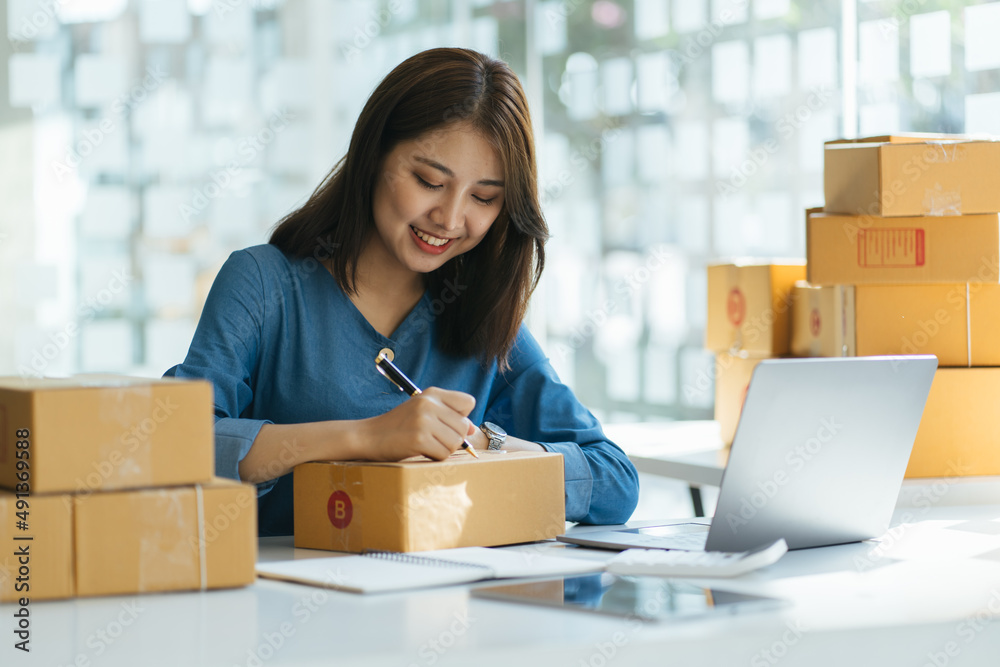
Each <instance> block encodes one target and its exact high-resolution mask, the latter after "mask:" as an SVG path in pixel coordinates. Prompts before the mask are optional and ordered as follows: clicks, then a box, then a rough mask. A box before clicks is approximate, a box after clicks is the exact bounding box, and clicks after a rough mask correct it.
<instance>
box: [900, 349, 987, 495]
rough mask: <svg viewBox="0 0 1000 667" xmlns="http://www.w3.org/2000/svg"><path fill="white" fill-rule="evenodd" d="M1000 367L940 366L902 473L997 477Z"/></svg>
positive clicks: (910, 476) (910, 474)
mask: <svg viewBox="0 0 1000 667" xmlns="http://www.w3.org/2000/svg"><path fill="white" fill-rule="evenodd" d="M998 397H1000V368H939V369H938V370H937V373H935V375H934V383H933V384H932V385H931V392H930V395H929V396H928V397H927V405H926V407H925V408H924V415H923V418H922V419H921V420H920V428H919V429H918V430H917V438H916V441H915V442H914V443H913V453H912V455H911V456H910V463H909V465H908V466H907V468H906V477H908V478H914V477H967V476H974V475H1000V428H997V419H996V414H997V398H998Z"/></svg>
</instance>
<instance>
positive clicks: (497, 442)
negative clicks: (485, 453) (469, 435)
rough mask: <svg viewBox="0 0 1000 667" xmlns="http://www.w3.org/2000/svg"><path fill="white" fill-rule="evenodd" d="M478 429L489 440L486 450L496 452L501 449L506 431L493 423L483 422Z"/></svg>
mask: <svg viewBox="0 0 1000 667" xmlns="http://www.w3.org/2000/svg"><path fill="white" fill-rule="evenodd" d="M479 429H480V430H481V431H482V432H483V433H485V434H486V437H487V438H489V439H490V445H489V447H487V449H492V450H493V451H497V450H499V449H502V448H503V443H505V442H507V431H505V430H503V429H502V428H500V427H499V426H497V425H496V424H494V423H493V422H483V425H482V426H480V427H479Z"/></svg>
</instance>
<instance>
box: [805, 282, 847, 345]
mask: <svg viewBox="0 0 1000 667" xmlns="http://www.w3.org/2000/svg"><path fill="white" fill-rule="evenodd" d="M854 340H855V338H854V287H853V286H852V285H829V286H826V287H823V286H819V285H810V284H809V283H807V282H804V281H803V282H800V283H797V284H796V285H795V287H793V288H792V354H794V355H796V356H799V357H853V356H855V355H856V350H855V347H854Z"/></svg>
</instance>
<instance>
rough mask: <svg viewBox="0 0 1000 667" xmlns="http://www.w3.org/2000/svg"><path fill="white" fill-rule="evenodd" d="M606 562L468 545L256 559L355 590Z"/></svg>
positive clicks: (261, 568)
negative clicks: (403, 551)
mask: <svg viewBox="0 0 1000 667" xmlns="http://www.w3.org/2000/svg"><path fill="white" fill-rule="evenodd" d="M603 569H604V563H603V562H598V561H590V560H582V559H577V558H564V557H560V556H543V555H540V554H538V553H536V552H533V551H516V550H510V549H507V550H500V549H487V548H485V547H464V548H459V549H442V550H439V551H421V552H414V553H393V552H387V551H373V552H368V553H364V554H360V555H357V556H341V557H334V558H305V559H299V560H285V561H274V562H270V563H258V564H257V574H258V576H261V577H265V578H268V579H281V580H284V581H292V582H296V583H300V584H309V585H312V586H321V587H324V588H333V589H336V590H342V591H350V592H352V593H386V592H389V591H403V590H411V589H414V588H431V587H434V586H448V585H453V584H467V583H472V582H475V581H486V580H489V579H515V578H527V577H549V576H558V575H567V574H584V573H587V572H599V571H601V570H603Z"/></svg>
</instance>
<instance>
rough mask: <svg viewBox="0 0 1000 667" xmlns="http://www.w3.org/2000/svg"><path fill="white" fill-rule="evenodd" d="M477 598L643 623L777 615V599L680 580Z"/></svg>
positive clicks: (611, 582)
mask: <svg viewBox="0 0 1000 667" xmlns="http://www.w3.org/2000/svg"><path fill="white" fill-rule="evenodd" d="M472 595H473V597H478V598H485V599H489V600H500V601H504V602H519V603H523V604H532V605H542V606H546V607H558V608H561V609H574V610H578V611H589V612H594V613H598V614H608V615H611V616H621V617H624V618H632V619H638V620H642V621H666V620H679V619H689V618H702V617H706V616H712V615H716V614H736V613H741V612H745V611H747V612H749V611H761V610H772V609H777V608H778V607H781V606H783V605H784V604H785V602H784V601H783V600H779V599H777V598H768V597H760V596H756V595H746V594H744V593H733V592H730V591H725V590H720V589H717V588H704V587H702V586H697V585H695V584H691V583H687V582H684V581H680V580H677V579H664V578H662V577H631V576H619V575H614V574H608V573H606V572H604V573H601V574H592V575H585V576H576V577H561V578H559V579H549V580H544V581H532V582H528V583H522V584H504V585H501V586H485V587H482V588H476V589H473V591H472Z"/></svg>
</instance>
